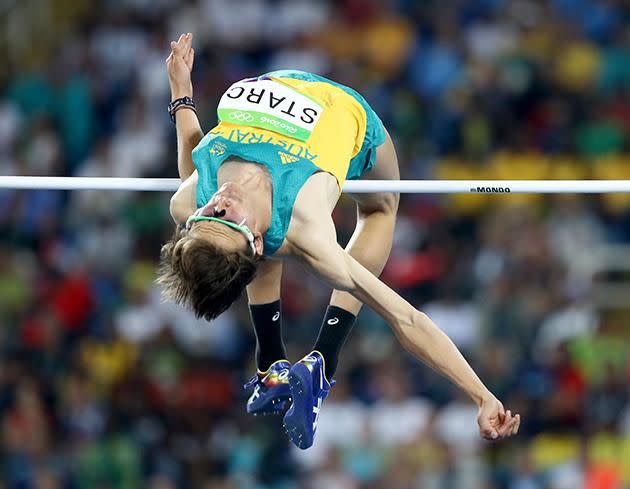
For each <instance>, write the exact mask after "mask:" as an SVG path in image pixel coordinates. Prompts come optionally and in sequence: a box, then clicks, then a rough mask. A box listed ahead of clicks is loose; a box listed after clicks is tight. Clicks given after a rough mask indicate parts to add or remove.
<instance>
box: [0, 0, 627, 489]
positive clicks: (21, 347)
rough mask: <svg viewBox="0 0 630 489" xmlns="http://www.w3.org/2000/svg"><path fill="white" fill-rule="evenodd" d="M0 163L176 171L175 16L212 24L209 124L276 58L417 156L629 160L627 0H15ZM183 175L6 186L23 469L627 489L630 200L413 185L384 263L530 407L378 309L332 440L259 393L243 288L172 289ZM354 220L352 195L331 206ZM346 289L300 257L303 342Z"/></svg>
mask: <svg viewBox="0 0 630 489" xmlns="http://www.w3.org/2000/svg"><path fill="white" fill-rule="evenodd" d="M0 16H1V17H0V19H1V25H0V60H2V62H0V171H1V172H2V174H3V175H7V174H21V175H76V176H139V177H173V176H176V174H177V173H176V160H175V159H176V149H175V146H174V145H175V133H174V128H173V126H172V125H171V123H170V121H169V120H168V116H167V114H166V110H165V107H166V103H167V102H168V97H169V95H168V82H167V77H166V71H165V66H164V59H165V57H166V55H167V49H168V41H169V40H170V39H176V38H177V35H178V34H179V33H180V32H187V31H191V32H193V33H194V34H195V42H194V44H195V47H196V50H197V59H196V61H195V69H194V73H193V82H194V87H195V99H196V101H197V103H198V105H199V107H200V110H199V114H200V116H201V117H200V118H201V121H202V125H203V128H204V129H205V130H208V129H209V128H210V127H211V126H212V124H213V122H214V121H215V115H214V107H215V104H216V102H217V99H218V97H219V95H220V94H221V92H222V90H223V89H224V88H225V87H226V86H228V84H229V83H230V82H232V81H234V80H237V79H240V78H243V77H246V76H252V75H255V74H258V73H261V72H264V71H268V70H272V69H277V68H287V67H291V68H298V69H305V70H311V71H315V72H318V73H320V74H324V75H327V76H329V77H332V78H334V79H335V80H337V81H340V82H342V83H345V84H348V85H350V86H352V87H354V88H356V89H358V90H359V91H361V92H362V93H363V94H364V95H365V96H366V98H367V99H368V100H369V101H370V103H371V104H373V106H374V107H375V109H376V110H377V112H378V113H379V114H380V115H381V116H382V118H383V120H384V122H385V123H386V125H387V127H388V128H389V129H390V132H391V133H392V135H393V137H394V139H395V141H396V144H397V147H398V151H399V159H400V163H401V171H402V177H403V178H420V179H421V178H445V179H458V178H462V179H469V178H471V179H472V178H498V179H502V178H503V179H506V178H509V179H519V178H531V179H542V178H566V179H572V178H577V179H579V178H612V179H614V178H630V155H629V153H628V151H629V150H630V148H629V147H628V134H629V129H630V49H629V47H628V46H630V27H629V26H630V23H629V20H630V13H629V11H628V9H627V3H626V2H623V1H615V0H606V1H599V2H596V1H593V0H552V1H536V0H457V1H455V0H450V1H448V2H438V1H433V2H432V1H412V0H399V1H385V0H381V1H376V0H374V1H359V0H344V1H339V2H332V1H316V0H291V1H284V0H274V1H271V0H267V1H265V0H229V1H228V0H198V1H196V0H191V1H178V0H101V1H88V0H48V1H46V0H20V1H11V0H9V1H4V2H2V3H1V4H0ZM168 199H169V196H168V195H165V194H150V193H114V192H74V193H70V192H57V191H38V190H33V191H1V192H0V228H1V231H0V355H1V363H0V436H1V440H2V442H1V458H0V460H1V464H0V466H1V468H0V470H1V477H0V488H2V489H18V488H19V489H31V488H32V489H134V488H145V487H146V488H150V489H171V488H178V489H179V488H181V489H188V488H190V489H197V488H199V489H241V488H243V489H249V488H252V489H437V488H440V489H565V488H566V489H580V488H584V489H617V488H628V487H630V404H629V403H628V401H629V400H628V378H629V375H630V364H629V362H628V336H629V335H628V331H629V329H628V315H629V314H628V308H629V306H630V300H629V299H628V297H630V295H628V293H627V292H628V288H627V280H628V278H629V275H628V270H630V252H629V251H628V250H629V248H628V245H629V241H630V199H629V198H628V197H626V196H623V195H604V196H563V197H559V196H547V197H543V196H536V195H523V196H518V195H511V196H497V197H489V196H458V197H440V198H438V197H435V196H422V195H417V196H410V195H408V196H404V197H403V198H402V201H401V209H400V217H399V221H398V227H397V231H396V237H395V243H396V244H395V249H394V251H393V253H392V257H391V259H390V262H389V264H388V267H387V269H386V271H385V273H384V278H385V280H386V281H387V282H388V283H389V284H391V285H392V286H393V287H394V288H396V289H397V290H398V291H400V292H401V293H402V294H403V295H404V296H405V297H406V298H408V299H409V300H410V301H411V302H412V303H413V304H414V305H415V306H416V307H418V308H421V309H422V310H424V311H426V312H427V313H428V314H429V315H431V316H432V317H433V318H434V319H435V320H436V322H437V323H438V324H439V325H441V326H442V327H443V328H444V329H445V330H446V332H447V333H448V334H450V335H451V337H452V338H453V339H454V341H455V342H456V343H457V345H458V346H459V347H460V348H461V349H462V350H463V351H464V352H466V354H467V356H468V358H469V359H470V361H471V362H472V363H473V365H474V366H475V367H476V369H477V370H478V371H479V373H480V375H481V376H482V378H483V379H484V380H485V381H486V382H487V384H488V385H489V387H490V388H491V389H492V390H493V391H494V392H495V393H496V394H497V395H498V396H499V397H500V398H501V399H502V400H503V401H504V403H505V404H506V406H509V407H510V408H511V409H513V410H514V411H517V412H520V413H521V415H522V417H523V424H522V426H521V433H520V434H519V436H518V437H517V438H516V439H514V440H509V441H507V442H504V443H500V444H496V445H492V444H486V443H483V442H481V441H480V440H479V439H478V437H477V428H476V423H475V414H476V411H475V409H474V406H473V405H472V404H471V403H470V402H468V401H467V400H466V399H464V398H462V395H461V394H459V393H458V392H457V391H456V390H455V389H454V388H453V387H452V386H451V385H450V384H448V383H447V382H446V381H444V380H443V379H441V378H438V376H437V375H435V374H434V373H432V372H429V371H428V369H426V368H425V367H423V366H421V365H419V364H418V363H417V362H414V361H412V359H411V358H410V357H409V356H408V355H407V354H405V353H404V352H403V351H402V350H401V348H400V347H399V346H398V345H397V344H396V342H395V341H394V340H393V338H392V335H391V333H390V332H389V330H388V328H387V326H386V325H385V324H383V322H382V321H381V320H380V319H379V318H377V317H376V316H375V315H374V314H373V313H371V312H370V311H365V312H364V313H363V314H362V315H361V317H360V319H359V321H358V324H357V326H356V328H355V331H354V332H353V334H352V337H351V339H350V340H349V342H348V344H347V346H346V348H345V353H344V355H343V358H342V361H341V365H340V370H339V372H338V374H337V376H336V380H337V381H338V384H337V386H336V387H335V388H334V389H333V394H332V397H331V398H330V399H329V400H328V401H327V402H326V404H325V407H324V410H323V414H322V416H321V422H320V432H319V433H318V438H317V440H316V443H315V446H314V447H313V448H312V449H311V450H309V451H307V452H304V453H297V450H293V449H291V448H290V447H289V446H288V442H287V440H286V438H285V437H284V435H283V433H282V430H281V427H280V422H279V420H278V419H271V418H264V419H255V418H250V417H247V416H246V414H245V411H244V400H245V394H244V393H243V392H242V391H241V390H240V384H241V383H242V382H243V381H244V380H246V379H247V378H248V377H249V376H250V375H251V374H252V373H253V369H254V365H253V345H254V342H253V335H252V332H251V329H250V325H249V319H248V315H247V309H246V304H245V303H244V302H241V303H240V304H238V306H237V307H234V308H232V309H231V310H230V311H229V312H228V313H226V314H224V315H223V316H221V317H220V319H218V320H217V321H215V322H214V324H211V325H208V324H202V323H200V322H198V321H196V320H194V319H193V318H191V317H190V315H189V314H187V313H185V312H184V311H183V310H181V309H179V308H176V307H174V306H172V305H169V304H161V303H160V301H159V294H158V291H157V290H156V288H155V286H154V285H153V282H152V280H153V278H154V274H155V265H156V260H157V257H158V253H159V245H160V243H161V242H163V241H164V240H165V239H166V238H167V236H168V235H169V234H170V232H171V231H172V223H171V222H170V219H169V216H168V205H167V204H168ZM335 219H336V222H337V224H338V229H339V237H340V240H346V239H347V238H348V237H349V236H350V234H351V232H352V230H353V226H354V212H353V206H352V203H351V201H349V200H348V199H347V198H345V199H344V200H343V201H342V203H341V205H340V206H339V209H338V210H337V211H336V212H335ZM328 293H329V291H328V290H327V289H326V288H324V287H322V286H321V285H319V284H318V283H316V281H314V280H311V279H307V278H304V275H303V273H302V272H301V271H296V270H293V269H289V270H288V271H287V273H286V276H285V279H284V292H283V306H284V314H285V315H284V318H285V332H286V337H287V338H288V342H289V346H290V353H291V357H292V359H296V358H299V356H301V355H302V354H303V353H304V352H305V351H306V350H307V348H308V347H309V345H310V343H311V342H312V340H313V339H314V338H315V335H316V330H317V327H318V325H319V322H320V320H321V317H322V315H323V313H324V308H325V304H326V301H327V296H328Z"/></svg>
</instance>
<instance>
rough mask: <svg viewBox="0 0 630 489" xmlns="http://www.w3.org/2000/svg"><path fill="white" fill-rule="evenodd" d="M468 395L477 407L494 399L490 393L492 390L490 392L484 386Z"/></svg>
mask: <svg viewBox="0 0 630 489" xmlns="http://www.w3.org/2000/svg"><path fill="white" fill-rule="evenodd" d="M470 397H471V398H472V400H473V401H474V402H475V404H477V407H481V406H482V405H483V404H485V403H487V402H489V401H492V400H494V399H495V396H494V394H492V392H490V391H489V390H488V389H486V388H485V387H484V388H483V390H481V391H479V392H475V393H473V394H471V395H470Z"/></svg>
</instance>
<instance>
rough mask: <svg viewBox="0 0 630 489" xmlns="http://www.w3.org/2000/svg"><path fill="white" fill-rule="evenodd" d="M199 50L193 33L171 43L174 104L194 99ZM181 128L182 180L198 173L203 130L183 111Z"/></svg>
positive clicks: (179, 115) (179, 118)
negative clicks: (195, 155) (197, 152)
mask: <svg viewBox="0 0 630 489" xmlns="http://www.w3.org/2000/svg"><path fill="white" fill-rule="evenodd" d="M194 58H195V51H194V49H193V48H192V34H191V33H188V34H182V35H181V36H179V40H178V41H177V42H175V41H172V42H171V54H170V55H169V56H168V58H166V68H167V71H168V80H169V83H170V86H171V101H173V100H176V99H178V98H182V97H190V98H192V96H193V88H192V81H191V78H190V73H191V71H192V67H193V62H194ZM175 122H176V127H177V169H178V171H179V177H180V178H181V179H182V181H184V180H186V179H187V178H188V177H190V175H192V173H193V172H194V171H195V166H194V165H193V161H192V150H193V149H194V148H195V146H197V144H199V141H201V138H202V137H203V131H202V129H201V126H200V124H199V119H198V118H197V114H196V113H195V112H194V111H193V110H189V109H186V108H182V109H180V110H178V111H177V112H175Z"/></svg>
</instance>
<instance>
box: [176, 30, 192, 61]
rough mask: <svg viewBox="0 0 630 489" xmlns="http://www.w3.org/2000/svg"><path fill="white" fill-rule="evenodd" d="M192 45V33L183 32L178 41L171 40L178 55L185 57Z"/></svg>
mask: <svg viewBox="0 0 630 489" xmlns="http://www.w3.org/2000/svg"><path fill="white" fill-rule="evenodd" d="M191 46H192V33H190V32H189V33H188V34H182V35H180V36H179V39H178V40H177V41H171V50H172V52H173V53H174V54H175V55H176V56H181V57H185V56H186V55H187V54H188V51H189V50H190V47H191Z"/></svg>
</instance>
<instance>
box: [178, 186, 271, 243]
mask: <svg viewBox="0 0 630 489" xmlns="http://www.w3.org/2000/svg"><path fill="white" fill-rule="evenodd" d="M248 214H249V212H248V210H247V206H246V205H245V200H244V198H243V194H242V191H241V189H240V188H239V187H238V186H237V185H235V184H234V183H232V182H227V183H224V184H223V185H222V186H221V188H219V190H218V191H217V192H216V193H215V194H214V195H213V196H212V198H211V199H210V201H209V202H208V203H207V204H206V205H205V206H203V207H202V208H200V209H198V210H197V212H195V215H197V216H207V217H218V218H220V219H223V220H225V221H229V222H232V223H234V224H238V225H241V226H242V225H246V226H248V227H249V228H250V229H251V231H252V232H253V233H254V244H255V246H256V252H257V254H262V235H261V234H260V233H259V232H256V231H254V229H252V227H253V225H254V224H255V223H252V222H250V221H249V220H248V218H247V215H248ZM188 235H189V236H191V237H193V238H197V239H203V240H207V241H209V242H212V243H213V244H215V245H219V246H221V247H222V248H224V249H226V250H228V251H238V250H249V249H250V245H249V242H248V241H247V238H246V237H245V235H244V234H243V233H241V232H240V231H238V230H236V229H233V228H231V227H229V226H226V225H225V224H222V223H220V222H216V221H195V222H193V223H191V226H190V230H189V231H188Z"/></svg>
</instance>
